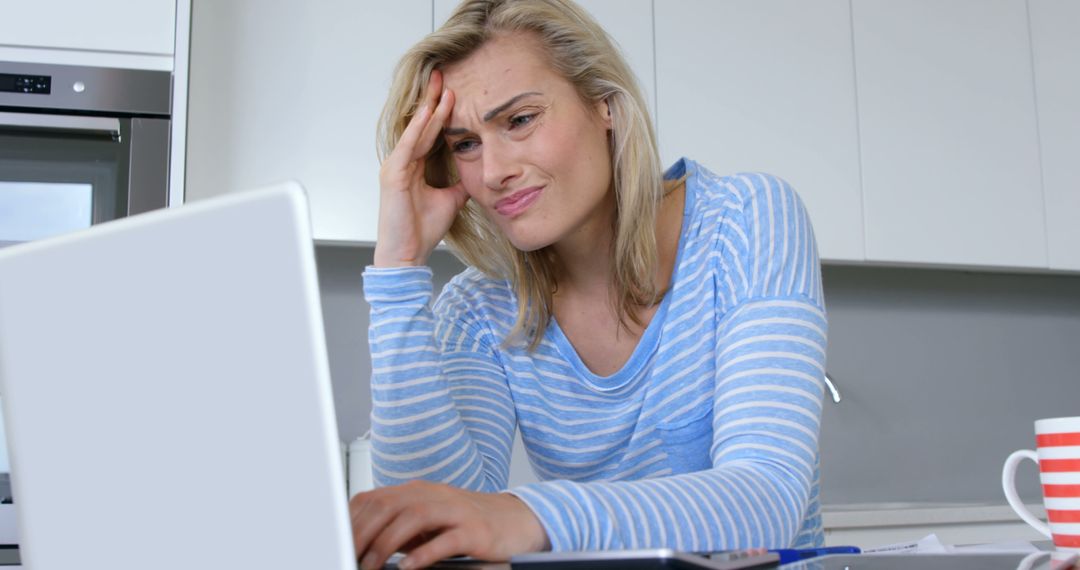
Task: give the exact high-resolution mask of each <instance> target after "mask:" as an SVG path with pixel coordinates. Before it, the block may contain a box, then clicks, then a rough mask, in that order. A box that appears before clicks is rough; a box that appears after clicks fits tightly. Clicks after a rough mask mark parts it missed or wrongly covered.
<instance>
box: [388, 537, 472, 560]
mask: <svg viewBox="0 0 1080 570" xmlns="http://www.w3.org/2000/svg"><path fill="white" fill-rule="evenodd" d="M470 550H471V548H470V545H469V534H468V533H467V532H465V531H464V530H463V529H460V528H454V529H450V530H447V531H446V532H443V533H440V534H438V535H437V536H435V538H432V539H431V540H429V541H427V542H425V543H424V544H422V545H420V546H417V547H416V548H414V549H413V550H412V551H410V552H409V553H408V554H407V555H406V556H405V558H402V559H401V560H399V561H398V568H404V569H406V570H408V569H410V568H426V567H428V566H431V565H433V564H435V563H436V562H438V561H440V560H442V559H444V558H450V557H451V556H460V555H471V554H473V553H472V552H470Z"/></svg>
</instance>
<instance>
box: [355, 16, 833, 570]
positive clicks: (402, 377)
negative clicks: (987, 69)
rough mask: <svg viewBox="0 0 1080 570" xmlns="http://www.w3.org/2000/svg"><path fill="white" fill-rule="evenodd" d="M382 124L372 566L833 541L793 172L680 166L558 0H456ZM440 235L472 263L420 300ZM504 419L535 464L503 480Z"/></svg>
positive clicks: (597, 36) (367, 521) (806, 249)
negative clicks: (555, 552) (821, 472)
mask: <svg viewBox="0 0 1080 570" xmlns="http://www.w3.org/2000/svg"><path fill="white" fill-rule="evenodd" d="M703 112H707V110H703ZM382 138H383V153H384V160H383V167H382V170H381V173H380V184H381V198H380V199H381V202H380V212H379V234H378V242H377V245H376V248H375V260H374V264H373V266H372V267H369V268H368V269H367V270H366V271H365V273H364V290H365V295H366V297H367V299H368V301H369V303H370V304H371V307H372V311H371V329H370V340H371V351H372V362H373V373H372V399H373V406H374V409H373V412H372V431H373V434H374V437H373V445H374V452H375V453H374V462H375V465H374V467H375V476H376V479H377V481H378V483H379V484H380V485H381V486H383V487H382V488H380V489H377V490H375V491H372V492H369V493H363V494H360V495H357V496H356V497H355V498H354V499H353V501H352V503H351V505H350V507H351V513H352V518H353V525H354V538H355V543H356V548H357V553H358V555H359V556H360V557H361V565H362V567H364V568H375V567H380V565H381V564H382V562H383V561H384V560H385V559H386V558H387V557H388V556H389V555H390V554H392V553H393V552H395V551H399V550H400V551H405V552H407V553H408V555H407V557H406V558H404V560H403V561H402V562H401V565H402V566H403V567H406V568H410V567H418V566H424V565H428V564H431V563H433V562H434V561H436V560H438V559H440V558H443V557H446V556H451V555H457V554H465V555H471V556H474V557H478V558H484V559H493V560H502V559H506V558H508V557H510V556H512V555H514V554H516V553H520V552H526V551H531V550H542V549H547V548H551V549H560V550H566V549H576V550H587V549H606V548H642V547H656V546H666V547H672V548H677V549H682V550H693V551H706V550H721V549H731V548H742V547H750V546H767V547H789V546H811V545H819V544H821V542H822V534H821V525H820V516H819V512H818V500H817V490H818V473H817V437H818V431H819V421H820V415H821V401H822V377H823V375H824V359H825V329H826V321H825V313H824V306H823V297H822V292H821V281H820V270H819V263H818V259H817V255H816V250H815V245H814V241H813V234H812V231H811V229H810V225H809V221H808V219H807V217H806V213H805V210H804V209H803V206H802V204H801V203H800V202H799V201H798V199H797V197H796V196H795V194H794V192H792V190H791V189H790V188H788V187H787V185H786V184H785V183H783V182H782V181H781V180H779V179H776V178H773V177H770V176H767V175H762V174H746V175H739V176H734V177H728V178H719V177H717V176H715V175H713V174H711V173H710V172H708V171H707V170H705V169H704V168H702V167H701V166H699V165H697V164H696V163H694V162H692V161H689V160H686V159H684V160H681V161H679V162H678V163H677V164H675V165H674V166H673V167H671V168H670V169H669V170H668V172H667V174H666V176H665V175H664V174H663V173H662V168H661V165H660V164H659V159H658V157H657V151H656V145H655V139H654V136H653V133H652V129H651V126H650V122H649V119H648V116H647V113H646V110H645V105H644V104H643V99H642V97H641V95H640V91H639V90H638V88H637V87H636V86H635V84H634V80H633V75H632V73H631V72H630V70H629V68H628V67H627V65H626V64H625V62H624V61H623V60H622V58H621V57H620V56H619V54H618V52H617V50H615V49H614V48H613V46H612V44H611V43H610V40H609V39H608V38H607V36H606V35H605V34H604V32H603V31H602V30H601V29H600V28H599V26H598V25H597V24H596V23H595V22H594V21H593V20H592V19H591V18H590V17H589V16H588V15H587V13H585V12H584V11H582V10H581V9H580V8H578V7H577V6H575V5H573V4H572V3H571V2H570V0H466V1H465V2H464V3H463V4H462V5H461V6H459V7H458V9H457V10H456V11H455V13H454V14H453V15H452V16H451V17H450V19H449V20H448V21H447V23H446V24H445V25H444V26H443V27H442V28H440V29H439V30H438V31H436V32H435V33H433V34H431V35H430V36H428V37H427V38H425V39H424V40H423V41H421V42H420V43H419V44H418V45H417V46H415V47H414V48H413V49H412V50H411V51H410V52H409V53H408V54H406V55H405V57H404V58H403V60H402V62H401V63H400V65H399V67H398V69H397V72H396V78H395V84H394V87H393V89H392V92H391V95H390V98H389V101H388V103H387V107H386V109H385V110H384V114H383V122H382ZM443 238H445V239H446V241H447V242H448V243H449V244H450V245H451V246H452V247H453V249H454V251H455V252H456V253H457V254H458V255H459V256H460V257H461V258H462V259H463V260H464V261H465V262H466V263H467V264H468V265H469V266H470V267H469V269H467V270H466V271H465V272H463V273H462V274H460V275H458V276H457V277H456V278H454V279H453V280H452V281H451V282H450V283H449V284H448V285H447V286H446V288H445V289H444V290H443V292H442V293H441V295H440V296H439V298H438V300H437V301H436V302H435V304H434V308H433V309H429V303H430V300H431V297H432V281H431V271H430V269H428V268H426V267H425V263H426V260H427V257H428V255H429V254H430V253H431V251H432V250H433V249H434V248H435V246H436V245H437V244H438V243H439V241H440V240H441V239H443ZM515 429H520V430H521V434H522V438H523V440H524V442H525V446H526V448H527V450H528V452H529V459H530V462H531V463H532V466H533V468H534V470H535V472H536V473H537V474H538V475H539V476H540V478H541V479H542V480H543V482H541V483H537V484H533V485H527V486H524V487H519V488H515V489H511V490H509V491H508V492H501V491H504V489H505V486H506V483H507V476H508V466H509V455H510V449H511V443H512V440H513V435H514V430H515ZM410 481H412V482H410Z"/></svg>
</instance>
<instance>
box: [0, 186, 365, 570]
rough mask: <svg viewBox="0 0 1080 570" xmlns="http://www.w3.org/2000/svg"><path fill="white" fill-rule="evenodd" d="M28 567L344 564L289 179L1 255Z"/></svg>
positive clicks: (15, 476)
mask: <svg viewBox="0 0 1080 570" xmlns="http://www.w3.org/2000/svg"><path fill="white" fill-rule="evenodd" d="M0 394H2V395H3V398H2V401H3V406H4V410H3V411H4V414H3V415H4V418H5V421H6V422H7V435H8V438H9V443H10V453H11V463H12V469H13V472H12V482H13V486H14V497H15V503H16V508H17V511H18V519H19V535H20V543H21V545H20V546H21V550H22V558H23V563H24V565H25V566H26V567H28V568H32V569H33V570H71V569H77V568H93V569H98V568H101V569H106V568H107V569H125V570H126V569H139V570H142V569H145V568H155V569H184V570H191V569H200V570H202V569H211V568H222V569H226V568H227V569H230V570H235V569H237V568H252V569H259V570H274V569H290V570H294V569H297V568H312V569H326V570H344V569H346V568H348V569H353V570H354V569H355V568H356V562H355V557H354V553H353V547H352V539H351V531H350V528H349V519H348V505H347V498H346V490H345V480H344V477H343V473H342V465H341V456H340V448H339V443H338V435H337V429H336V422H335V418H334V408H333V399H332V394H331V387H330V378H329V369H328V365H327V360H326V347H325V339H324V333H323V324H322V316H321V312H320V305H319V292H318V286H317V279H316V271H315V261H314V252H313V246H312V240H311V229H310V222H309V217H308V211H307V207H306V201H305V197H304V193H303V191H302V190H301V189H300V187H299V186H298V185H296V184H295V183H289V184H284V185H281V186H277V187H273V188H268V189H262V190H257V191H251V192H247V193H239V194H234V195H230V196H226V197H222V198H216V199H212V200H207V201H204V202H198V203H194V204H190V205H185V206H183V207H180V208H174V209H170V210H165V211H157V212H152V213H148V214H142V215H139V216H135V217H132V218H127V219H123V220H119V221H115V222H109V223H106V224H103V225H100V226H95V227H92V228H90V229H88V230H85V231H81V232H78V233H75V234H69V235H66V236H61V237H58V238H52V239H47V240H43V241H38V242H32V243H28V244H22V245H18V246H14V247H9V248H6V249H4V250H0Z"/></svg>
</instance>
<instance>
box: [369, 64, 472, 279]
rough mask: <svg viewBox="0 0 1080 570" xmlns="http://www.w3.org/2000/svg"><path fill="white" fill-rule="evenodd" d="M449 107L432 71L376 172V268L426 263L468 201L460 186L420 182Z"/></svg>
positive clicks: (448, 95) (451, 104) (450, 95)
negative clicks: (413, 110)
mask: <svg viewBox="0 0 1080 570" xmlns="http://www.w3.org/2000/svg"><path fill="white" fill-rule="evenodd" d="M453 108H454V94H453V93H452V92H451V91H449V90H446V91H444V90H443V87H442V73H441V72H440V71H438V70H435V71H432V72H431V79H430V80H429V81H428V86H427V92H426V93H425V94H424V101H423V103H422V105H421V107H420V110H418V111H417V112H416V114H415V115H413V118H412V119H411V120H410V121H409V124H408V126H406V127H405V131H404V132H403V133H402V134H401V139H400V140H398V143H397V146H395V147H394V150H393V151H391V152H390V156H388V157H387V158H386V160H385V161H383V165H382V168H381V169H380V171H379V233H378V238H377V239H378V241H377V242H376V243H375V261H374V264H375V266H376V267H406V266H418V265H424V264H426V263H427V258H428V255H430V254H431V252H432V250H434V249H435V246H437V245H438V244H439V241H440V240H442V238H443V237H444V236H445V235H446V232H448V231H449V230H450V226H451V224H453V223H454V218H455V217H456V216H457V213H458V212H459V211H460V210H461V209H462V208H463V207H465V202H467V201H468V199H469V195H468V194H467V193H466V192H465V188H464V187H463V186H462V185H461V183H460V182H458V183H457V184H455V185H454V186H451V187H449V188H435V187H432V186H430V185H428V183H427V181H426V180H425V179H424V166H425V161H426V158H427V154H428V152H430V151H431V148H432V147H433V146H434V144H435V141H436V140H437V139H438V137H440V136H442V130H443V128H444V127H445V126H446V123H447V121H448V120H449V118H450V112H451V111H452V110H453Z"/></svg>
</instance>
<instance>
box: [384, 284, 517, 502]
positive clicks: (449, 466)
mask: <svg viewBox="0 0 1080 570" xmlns="http://www.w3.org/2000/svg"><path fill="white" fill-rule="evenodd" d="M364 294H365V298H366V299H367V301H368V303H369V304H370V305H371V323H370V328H369V342H370V347H371V362H372V378H371V398H372V413H371V425H372V449H373V452H374V453H373V457H372V459H373V466H374V476H375V481H376V483H377V484H378V485H380V486H385V485H393V484H398V483H403V482H406V481H409V480H413V479H427V480H430V481H439V482H444V483H448V484H451V485H455V486H458V487H462V488H466V489H471V490H476V491H499V490H502V489H503V488H504V487H505V486H506V481H507V477H508V473H509V464H510V449H511V445H512V443H513V435H514V426H515V414H514V406H513V400H512V398H511V396H510V393H509V390H508V388H507V385H506V377H505V373H504V372H503V370H502V366H501V364H500V363H499V360H498V358H497V357H496V355H495V354H494V352H493V350H492V348H491V341H490V339H489V338H488V337H487V336H485V335H484V334H483V332H482V331H480V330H479V329H478V328H476V327H470V326H469V325H466V324H463V323H459V322H454V321H452V320H449V319H440V320H439V321H438V323H437V321H436V318H435V316H434V315H433V313H432V310H431V309H430V307H429V305H430V301H431V297H432V275H431V270H430V269H429V268H426V267H425V268H406V269H379V268H374V267H369V268H368V269H367V270H366V271H365V272H364Z"/></svg>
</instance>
